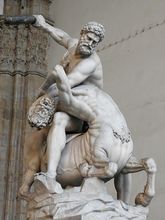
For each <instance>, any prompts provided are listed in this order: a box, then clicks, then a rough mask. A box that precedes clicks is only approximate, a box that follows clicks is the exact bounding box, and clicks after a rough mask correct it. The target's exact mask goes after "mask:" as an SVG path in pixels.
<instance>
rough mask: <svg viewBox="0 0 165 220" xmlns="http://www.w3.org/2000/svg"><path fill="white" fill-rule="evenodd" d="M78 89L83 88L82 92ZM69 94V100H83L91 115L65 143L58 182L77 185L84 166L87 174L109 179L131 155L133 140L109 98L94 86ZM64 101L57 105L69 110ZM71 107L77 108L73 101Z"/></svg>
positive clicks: (84, 86) (123, 120)
mask: <svg viewBox="0 0 165 220" xmlns="http://www.w3.org/2000/svg"><path fill="white" fill-rule="evenodd" d="M80 91H81V92H82V91H83V92H82V94H81V92H80ZM72 93H73V96H72V99H75V101H79V100H80V101H81V102H84V104H85V105H87V106H88V107H89V109H91V114H92V115H93V118H92V119H91V120H90V123H89V128H88V130H87V131H86V132H85V133H84V134H81V135H78V136H76V137H74V136H73V139H71V140H70V141H69V142H68V143H67V144H66V146H65V148H64V150H63V152H62V155H61V160H60V163H59V166H58V170H57V179H58V181H59V182H60V183H61V184H62V185H77V183H80V182H81V181H82V178H83V177H82V172H83V171H82V168H83V166H84V165H85V168H84V169H87V173H86V175H87V176H99V177H100V178H108V179H111V178H113V177H114V175H118V174H119V172H120V171H121V170H122V169H123V168H124V167H125V165H126V163H127V161H128V160H129V158H130V157H131V155H132V151H133V142H132V139H131V136H130V132H129V129H128V127H127V123H126V121H125V119H124V117H123V115H122V113H121V112H120V111H119V109H118V107H117V105H116V104H115V103H114V101H113V100H112V98H111V97H110V96H109V95H107V94H106V93H105V92H103V91H101V90H100V89H98V88H97V87H95V86H91V85H90V86H89V85H82V86H79V87H77V88H74V89H72ZM71 102H72V105H74V104H73V101H71ZM68 104H69V105H66V103H65V107H61V108H62V110H63V111H66V112H70V103H68ZM74 107H77V103H75V106H74ZM71 111H72V110H71ZM82 111H83V109H82ZM71 113H72V114H73V112H71ZM75 116H76V114H75ZM79 117H80V116H79ZM81 117H82V118H81V119H84V118H83V116H81ZM87 164H89V167H88V168H87ZM111 165H112V166H111ZM113 166H114V167H113ZM94 167H95V168H94ZM113 168H115V170H114V171H112V173H111V172H110V169H113ZM81 171H82V172H81ZM84 175H85V174H84Z"/></svg>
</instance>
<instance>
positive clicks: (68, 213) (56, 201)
mask: <svg viewBox="0 0 165 220" xmlns="http://www.w3.org/2000/svg"><path fill="white" fill-rule="evenodd" d="M37 185H38V186H37ZM39 185H40V184H39V182H38V181H36V183H35V185H34V188H35V192H34V193H33V196H32V197H31V200H30V201H29V203H28V216H27V219H28V220H53V219H54V220H57V219H58V220H80V219H81V220H93V219H95V220H110V219H113V220H131V219H132V220H146V219H147V215H148V208H147V207H143V206H140V205H139V206H130V205H127V204H125V203H124V202H122V201H120V200H115V199H113V198H112V196H111V195H109V194H108V192H107V190H106V186H105V184H104V183H103V182H102V181H101V180H99V179H97V178H89V179H85V181H84V183H83V184H82V186H81V187H74V188H70V189H66V190H64V192H63V193H61V194H49V193H48V192H46V191H45V190H44V191H43V190H42V189H41V187H40V186H39Z"/></svg>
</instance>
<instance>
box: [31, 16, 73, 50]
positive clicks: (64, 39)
mask: <svg viewBox="0 0 165 220" xmlns="http://www.w3.org/2000/svg"><path fill="white" fill-rule="evenodd" d="M34 16H35V18H36V22H35V24H34V26H35V27H38V28H40V29H43V30H45V31H46V32H47V33H49V34H50V36H51V37H52V38H53V39H54V40H55V41H56V42H57V43H58V44H60V45H62V46H63V47H65V48H66V49H68V47H69V45H70V44H71V43H72V41H73V38H71V37H70V36H69V35H68V34H67V33H65V32H64V31H63V30H61V29H58V28H55V27H53V26H51V25H49V24H48V23H46V22H45V19H44V17H43V16H42V15H34Z"/></svg>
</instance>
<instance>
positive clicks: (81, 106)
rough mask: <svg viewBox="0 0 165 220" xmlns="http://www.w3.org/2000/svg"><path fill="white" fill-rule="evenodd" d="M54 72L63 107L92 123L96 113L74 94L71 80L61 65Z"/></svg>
mask: <svg viewBox="0 0 165 220" xmlns="http://www.w3.org/2000/svg"><path fill="white" fill-rule="evenodd" d="M52 74H53V75H54V76H55V78H56V85H57V88H58V96H59V101H60V105H62V109H63V107H64V109H65V111H66V112H67V113H69V114H71V115H73V116H75V117H77V118H79V119H81V120H83V121H87V122H88V123H91V122H92V121H93V120H94V119H95V114H94V112H93V111H92V109H91V108H90V106H89V105H87V104H86V103H85V102H84V101H83V100H79V99H77V98H75V97H74V96H73V95H72V91H71V87H70V85H69V80H68V78H67V75H66V74H65V72H64V69H63V67H62V66H61V65H57V66H56V67H55V69H54V70H53V72H52Z"/></svg>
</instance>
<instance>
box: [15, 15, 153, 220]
mask: <svg viewBox="0 0 165 220" xmlns="http://www.w3.org/2000/svg"><path fill="white" fill-rule="evenodd" d="M35 18H36V22H35V24H34V25H35V26H36V27H39V28H42V29H44V30H45V31H47V32H48V33H49V34H50V35H51V36H52V37H53V38H54V39H55V41H57V42H58V43H59V44H60V45H62V46H64V47H65V48H66V49H67V53H66V54H65V55H64V58H63V59H62V61H61V63H60V65H56V67H55V68H54V69H53V71H52V72H51V73H50V74H49V76H48V78H47V79H46V81H45V82H44V84H43V85H42V87H41V90H40V94H39V95H38V98H37V100H36V101H35V102H34V103H33V104H32V106H31V108H30V110H29V115H28V120H29V122H30V124H31V125H32V126H35V127H37V128H39V129H40V130H36V131H34V132H33V134H32V137H31V138H30V141H29V142H28V144H27V146H28V149H29V154H27V155H26V157H27V158H26V160H27V171H26V173H25V177H24V181H23V184H22V186H21V188H20V190H19V195H20V196H21V197H23V198H25V199H27V200H29V201H33V203H32V204H33V205H32V206H30V207H31V212H29V213H30V214H29V216H30V217H29V219H33V218H34V216H38V215H41V217H43V216H44V215H45V216H46V215H47V216H52V219H59V218H61V219H62V218H67V217H70V216H78V215H84V218H83V219H86V220H87V219H93V218H95V219H116V220H117V219H119V218H118V217H119V216H120V217H121V218H120V219H122V220H124V219H138V220H140V219H141V220H144V219H146V216H147V214H148V212H147V211H146V209H143V207H147V206H148V205H149V203H150V201H151V199H152V198H153V196H154V194H155V173H156V164H155V162H154V160H153V159H152V158H144V159H141V160H137V159H136V158H135V157H134V156H133V142H132V138H131V134H130V131H129V129H128V127H127V123H126V120H125V118H124V116H123V114H122V113H121V112H120V110H119V108H118V106H117V105H116V103H115V102H114V101H113V100H112V98H111V97H110V96H109V95H108V94H107V93H105V92H104V91H103V90H102V88H103V74H102V66H101V62H100V59H99V57H98V55H97V54H96V52H95V49H96V47H97V45H98V43H99V42H100V41H101V40H102V39H103V37H104V28H103V26H102V25H101V24H98V23H96V22H89V23H88V24H87V25H85V26H84V27H83V28H82V30H81V34H80V39H79V40H76V39H73V38H71V37H70V36H69V35H68V34H66V33H65V32H63V31H62V30H60V29H57V28H54V27H51V26H50V25H48V24H47V23H46V22H45V20H44V18H43V17H42V16H35ZM139 171H146V173H147V181H146V184H145V187H144V190H143V192H141V193H139V194H138V195H137V196H136V198H135V204H136V207H134V208H132V207H130V206H128V205H127V204H126V203H128V202H129V197H130V190H131V179H130V173H134V172H139ZM34 174H35V176H34ZM113 178H114V182H115V187H116V191H117V199H118V200H117V201H119V200H122V201H123V202H125V203H122V202H120V204H119V202H117V203H116V202H115V203H114V200H113V199H112V198H110V197H108V196H107V192H106V190H105V184H104V182H107V181H109V180H111V179H113ZM33 182H34V188H35V192H34V193H30V192H29V190H30V187H31V185H32V183H33ZM68 187H71V189H72V190H71V191H67V189H68ZM76 187H80V188H79V189H77V188H76ZM90 187H91V188H90ZM97 187H98V188H99V189H98V188H97ZM93 188H94V189H93ZM75 190H77V191H75ZM93 191H94V192H93ZM100 193H101V194H100ZM43 195H44V196H43ZM77 197H79V199H78V198H77ZM34 201H35V202H36V201H38V203H37V205H35V206H34ZM46 201H47V202H46ZM52 201H54V202H53V203H52ZM100 201H103V203H104V205H105V204H107V206H106V207H104V205H103V204H101V205H100V203H99V202H100ZM40 202H41V203H40ZM49 202H50V203H49ZM86 202H87V203H88V204H89V207H88V208H87V207H86V206H85V204H86ZM112 203H113V204H112ZM35 204H36V203H35ZM102 205H103V206H102ZM50 207H51V208H50ZM101 207H102V208H101ZM114 207H116V208H114ZM119 207H120V208H119ZM41 209H42V210H41ZM34 210H35V211H34ZM61 210H62V211H61ZM80 210H81V211H80ZM89 210H90V211H89ZM96 210H99V212H101V214H100V215H99V216H98V215H97V214H98V213H97V214H96V213H94V212H95V211H96ZM105 210H107V211H108V212H105ZM114 210H115V211H114ZM119 210H121V211H119ZM112 211H113V214H112ZM34 213H35V214H34ZM43 213H47V214H43ZM114 213H115V215H114ZM142 213H143V214H142ZM88 214H89V215H90V216H89V215H88ZM107 215H108V217H107ZM112 216H113V217H114V216H116V218H112ZM122 216H123V217H122ZM124 216H125V217H124ZM135 216H136V217H137V218H135ZM139 216H141V217H139ZM45 219H46V217H45Z"/></svg>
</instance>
